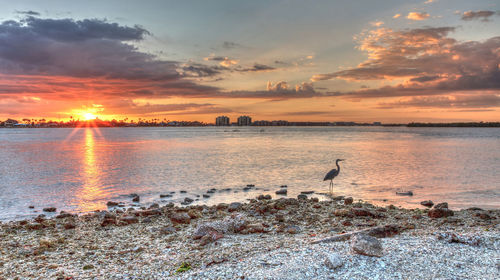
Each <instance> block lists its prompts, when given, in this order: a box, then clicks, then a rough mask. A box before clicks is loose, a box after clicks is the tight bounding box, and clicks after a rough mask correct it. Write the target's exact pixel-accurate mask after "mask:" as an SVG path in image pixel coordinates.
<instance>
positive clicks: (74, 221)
mask: <svg viewBox="0 0 500 280" xmlns="http://www.w3.org/2000/svg"><path fill="white" fill-rule="evenodd" d="M267 198H268V197H263V196H261V197H260V198H259V199H252V200H250V201H249V202H248V203H239V202H236V203H230V204H225V203H220V204H217V205H213V206H206V205H192V206H183V207H178V206H175V205H173V204H168V205H166V206H162V207H160V206H159V205H152V206H153V207H149V208H147V209H131V208H130V209H127V210H125V211H123V210H121V209H115V210H111V211H96V212H94V213H87V214H83V215H74V214H70V213H66V212H62V213H59V214H58V215H57V216H55V217H51V218H48V219H46V218H44V217H37V218H35V219H33V220H23V221H11V222H6V223H0V236H1V237H2V238H1V241H0V248H2V249H0V250H1V251H0V252H1V254H0V279H14V278H15V277H19V278H21V279H23V278H39V279H44V278H51V279H88V278H92V279H93V278H97V279H135V278H148V279H149V278H173V279H177V278H189V279H206V278H211V279H213V278H217V277H219V278H222V279H226V278H236V277H240V276H244V277H245V278H243V279H262V278H263V277H267V276H265V275H266V274H265V271H268V272H269V273H274V276H273V274H270V275H269V277H271V278H273V277H276V278H275V279H281V278H280V277H284V276H283V275H281V274H280V273H281V272H283V271H288V270H287V269H291V270H290V271H289V272H288V274H287V275H288V276H289V279H297V278H303V277H307V275H309V274H308V273H312V274H311V275H309V276H311V277H313V278H314V277H316V278H319V279H322V277H325V278H326V277H327V275H329V276H328V277H330V276H332V275H336V276H338V277H334V278H335V279H337V278H342V277H343V276H342V275H344V276H345V275H351V278H352V277H354V276H355V275H358V276H359V278H363V277H365V278H369V275H371V274H370V273H372V272H373V271H377V270H376V269H377V267H378V266H379V265H381V263H384V266H389V267H390V266H391V265H390V264H389V263H388V261H389V260H390V259H394V258H396V259H397V258H398V256H403V255H406V254H408V252H412V250H415V248H413V247H412V246H413V245H411V246H410V245H409V244H410V243H411V244H412V242H416V243H418V244H420V245H419V246H420V247H422V246H423V247H426V246H430V247H429V248H431V249H432V250H435V252H434V251H432V250H431V251H429V252H431V253H429V252H427V253H429V254H430V255H429V257H431V256H433V253H437V254H438V255H437V256H435V257H436V260H441V261H442V262H443V263H445V262H446V259H442V258H441V257H440V256H439V253H440V252H441V254H442V255H443V256H444V255H445V254H444V252H445V251H442V250H448V249H450V248H452V249H453V250H464V251H465V253H464V254H465V255H464V256H463V258H464V263H467V261H466V259H467V258H470V257H471V256H470V255H468V254H469V253H467V252H470V253H474V254H476V256H474V257H476V258H480V259H482V260H485V261H486V263H487V265H485V266H478V269H477V274H474V273H475V272H474V273H472V274H471V275H468V277H470V278H471V279H473V278H474V275H478V276H481V277H483V278H484V277H486V276H484V275H485V274H484V273H490V274H491V272H492V271H493V272H495V271H496V273H498V272H499V270H498V269H499V268H500V264H498V262H497V260H496V258H498V249H499V248H500V240H499V239H500V237H499V236H500V226H499V222H500V209H496V210H482V209H480V208H471V209H465V210H458V211H453V210H449V209H448V208H447V205H443V204H441V206H440V207H443V206H446V207H443V208H436V205H435V206H434V207H433V208H430V209H404V208H397V207H394V206H392V207H391V206H388V207H378V206H374V205H372V204H370V203H366V202H353V200H352V198H346V199H342V200H341V199H340V198H336V200H333V199H332V200H322V201H319V200H318V199H317V198H311V199H309V198H307V197H305V198H304V197H301V198H300V199H295V198H279V199H267ZM429 213H431V214H429ZM360 230H361V231H363V232H362V233H363V235H364V234H368V235H374V236H375V237H376V238H377V240H380V242H381V244H382V246H383V247H384V250H383V254H382V256H381V257H373V256H370V257H369V256H365V255H360V254H358V253H353V252H352V250H351V249H349V246H350V245H349V244H351V243H350V242H352V241H349V239H350V238H351V237H352V236H355V235H357V234H354V235H350V234H349V233H351V232H355V233H359V232H358V231H360ZM374 232H375V233H374ZM346 233H347V235H346ZM439 234H441V237H442V238H441V237H439ZM451 234H454V235H455V237H450V236H452V235H451ZM443 235H444V237H443ZM346 236H349V237H346ZM331 237H334V238H335V239H339V240H337V241H336V242H321V243H320V244H313V243H314V242H317V241H318V240H322V239H325V238H331ZM385 237H386V238H385ZM438 237H439V238H438ZM346 238H347V239H346ZM478 240H479V241H478ZM475 241H477V242H476V243H477V244H476V243H474V242H475ZM450 246H454V247H450ZM420 247H419V248H420ZM438 247H439V248H441V247H442V248H441V249H436V248H438ZM455 247H456V248H455ZM443 248H444V249H443ZM334 249H335V250H334ZM420 249H421V248H420ZM420 249H419V250H420ZM408 250H409V251H408ZM440 250H441V251H440ZM450 250H451V249H450ZM406 251H408V252H406ZM398 252H399V253H398ZM401 252H406V253H404V254H402V253H401ZM276 254H277V255H276ZM332 254H340V256H336V257H337V259H338V258H340V260H341V263H342V265H340V266H339V267H336V268H329V266H327V265H325V264H324V262H325V258H328V257H329V256H331V255H332ZM394 254H396V255H394ZM477 254H479V255H477ZM280 256H281V257H280ZM420 257H421V254H417V255H415V256H413V258H415V260H414V262H415V263H417V264H418V263H419V262H421V261H424V260H425V259H420ZM309 258H313V259H314V260H315V262H314V264H311V263H310V260H309ZM277 260H279V262H276V261H277ZM357 262H361V263H363V264H364V265H365V267H354V266H352V265H353V264H354V263H357ZM495 262H497V264H496V267H495V265H494V264H493V265H492V264H491V263H495ZM262 263H264V264H262ZM266 263H267V264H266ZM287 264H290V265H291V266H290V267H288V266H287ZM308 265H309V266H310V267H308ZM429 265H430V266H432V267H434V266H436V265H437V266H438V267H440V268H439V269H441V270H440V271H443V273H451V274H449V275H448V276H449V277H445V276H444V275H443V278H457V277H458V278H463V275H467V274H460V273H463V271H462V272H460V270H459V269H456V271H457V272H456V273H458V274H454V273H455V272H454V271H455V270H454V269H452V270H448V269H446V268H441V265H442V263H441V264H440V263H439V261H438V262H437V263H434V264H429ZM351 266H352V267H351ZM294 267H295V268H296V269H295V270H294V269H292V268H294ZM330 267H331V266H330ZM465 267H467V265H465ZM278 268H279V269H278ZM394 268H397V266H395V267H394ZM276 269H278V270H276ZM469 270H470V269H469ZM181 271H182V272H181ZM280 271H281V272H280ZM293 271H297V274H294V273H295V272H293ZM402 271H403V270H402ZM402 271H399V272H398V271H393V272H391V273H401V272H402ZM459 272H460V273H459ZM468 272H469V273H471V272H470V271H468ZM262 273H264V274H262ZM304 273H305V274H304ZM346 273H347V274H346ZM349 273H351V274H349ZM352 273H354V274H352ZM380 273H385V274H382V275H381V277H382V278H392V277H393V276H394V275H393V274H390V273H389V271H387V272H380ZM415 273H416V272H415ZM419 273H420V272H419ZM421 273H423V274H421V275H420V274H418V273H417V274H414V275H413V276H412V275H409V274H405V273H403V274H402V276H403V278H409V279H418V278H421V277H426V276H432V275H428V274H426V273H427V272H426V271H421ZM118 275H119V276H118ZM280 275H281V276H280ZM363 275H364V276H363ZM372 276H373V275H372ZM492 277H493V275H492ZM356 278H358V277H356ZM466 278H467V277H466ZM484 279H488V278H484ZM491 279H494V278H491Z"/></svg>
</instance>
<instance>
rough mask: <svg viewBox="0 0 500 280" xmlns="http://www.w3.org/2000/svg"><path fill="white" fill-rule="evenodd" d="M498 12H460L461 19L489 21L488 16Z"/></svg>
mask: <svg viewBox="0 0 500 280" xmlns="http://www.w3.org/2000/svg"><path fill="white" fill-rule="evenodd" d="M495 14H498V15H500V12H494V11H467V12H464V13H463V14H462V20H481V21H489V18H490V17H492V16H493V15H495Z"/></svg>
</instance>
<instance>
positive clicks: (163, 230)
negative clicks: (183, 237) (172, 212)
mask: <svg viewBox="0 0 500 280" xmlns="http://www.w3.org/2000/svg"><path fill="white" fill-rule="evenodd" d="M176 231H177V229H176V228H174V227H173V226H168V227H162V228H161V229H160V233H161V234H171V233H175V232H176Z"/></svg>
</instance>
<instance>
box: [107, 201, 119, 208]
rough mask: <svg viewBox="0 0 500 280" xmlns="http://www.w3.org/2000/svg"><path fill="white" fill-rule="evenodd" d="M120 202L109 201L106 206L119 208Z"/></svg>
mask: <svg viewBox="0 0 500 280" xmlns="http://www.w3.org/2000/svg"><path fill="white" fill-rule="evenodd" d="M118 204H119V203H118V202H114V201H108V203H106V206H108V207H115V206H118Z"/></svg>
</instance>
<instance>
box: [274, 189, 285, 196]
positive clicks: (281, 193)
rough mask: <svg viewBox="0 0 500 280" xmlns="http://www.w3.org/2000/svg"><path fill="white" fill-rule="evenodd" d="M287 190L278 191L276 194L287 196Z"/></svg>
mask: <svg viewBox="0 0 500 280" xmlns="http://www.w3.org/2000/svg"><path fill="white" fill-rule="evenodd" d="M287 192H288V191H287V190H286V189H285V188H283V189H281V190H277V191H276V194H280V195H286V194H287Z"/></svg>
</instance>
